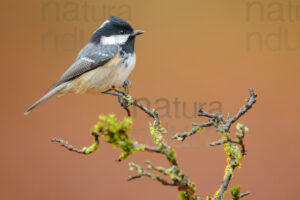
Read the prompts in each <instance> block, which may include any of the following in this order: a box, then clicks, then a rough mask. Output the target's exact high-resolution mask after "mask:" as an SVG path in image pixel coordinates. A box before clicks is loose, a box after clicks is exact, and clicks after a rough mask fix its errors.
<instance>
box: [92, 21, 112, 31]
mask: <svg viewBox="0 0 300 200" xmlns="http://www.w3.org/2000/svg"><path fill="white" fill-rule="evenodd" d="M107 23H109V20H106V21H104V22H103V23H102V24H101V26H100V27H99V28H98V29H97V30H95V31H94V33H95V32H96V31H98V30H99V29H101V28H103V27H104V26H105V24H107Z"/></svg>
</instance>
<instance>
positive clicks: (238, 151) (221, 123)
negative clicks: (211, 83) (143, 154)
mask: <svg viewBox="0 0 300 200" xmlns="http://www.w3.org/2000/svg"><path fill="white" fill-rule="evenodd" d="M249 91H250V97H249V98H247V100H246V101H247V103H246V104H245V105H244V106H243V107H242V108H240V109H239V111H238V112H237V114H235V115H234V116H233V117H230V114H229V113H228V116H227V119H226V117H225V116H223V115H222V114H220V113H213V114H212V113H208V112H206V111H204V110H203V109H202V108H201V109H200V110H199V113H198V116H200V117H206V118H208V119H209V121H208V122H206V123H202V124H197V123H193V128H192V130H191V131H190V132H185V133H177V134H176V135H175V136H173V139H177V140H179V141H183V140H185V139H186V138H187V137H189V136H191V135H194V134H195V133H197V132H199V131H201V130H202V129H203V128H204V127H210V126H214V127H215V128H216V131H217V132H218V133H219V134H220V136H221V139H220V140H218V141H215V142H212V143H210V146H217V145H223V146H224V151H225V152H226V155H227V165H226V168H225V172H224V177H223V180H222V183H221V186H220V187H219V189H218V190H217V191H216V192H215V194H214V195H213V197H209V196H207V199H211V200H221V199H223V197H224V195H225V192H226V191H227V189H228V185H229V183H230V180H231V178H232V176H233V172H234V170H235V169H236V168H237V167H240V160H241V159H242V158H243V157H244V156H245V155H246V153H247V151H246V148H245V144H244V137H245V133H246V132H247V131H248V128H247V127H246V126H245V125H244V124H242V123H238V124H237V126H236V129H237V130H238V132H237V133H236V134H235V136H236V138H235V139H234V138H232V137H231V135H230V127H231V125H232V124H233V123H234V122H236V121H237V120H238V119H239V118H240V117H241V116H242V115H244V114H245V113H246V112H247V111H248V110H249V109H250V108H251V107H252V106H253V104H254V103H255V102H256V97H257V95H256V94H255V93H254V91H253V89H249ZM236 193H238V195H235V197H234V198H233V199H239V198H242V197H244V196H246V195H248V194H249V193H248V192H247V193H243V195H242V194H240V192H239V190H238V192H236Z"/></svg>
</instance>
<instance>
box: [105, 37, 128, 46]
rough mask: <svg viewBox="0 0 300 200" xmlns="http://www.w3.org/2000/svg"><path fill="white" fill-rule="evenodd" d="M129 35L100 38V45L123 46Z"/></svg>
mask: <svg viewBox="0 0 300 200" xmlns="http://www.w3.org/2000/svg"><path fill="white" fill-rule="evenodd" d="M129 36H130V35H112V36H109V37H105V36H102V37H101V43H102V44H103V45H121V44H124V43H125V42H126V41H127V40H128V38H129Z"/></svg>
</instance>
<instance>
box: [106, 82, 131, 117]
mask: <svg viewBox="0 0 300 200" xmlns="http://www.w3.org/2000/svg"><path fill="white" fill-rule="evenodd" d="M128 85H131V82H130V81H125V82H124V84H123V86H122V88H123V89H121V88H120V89H118V88H116V87H115V86H114V85H112V86H111V88H110V89H107V90H105V91H103V92H102V93H104V94H109V95H113V96H117V97H118V102H119V103H120V105H121V106H122V107H123V108H124V109H125V110H126V111H127V115H128V117H130V116H131V113H130V110H129V109H128V107H129V106H130V103H129V102H127V100H126V97H127V96H128Z"/></svg>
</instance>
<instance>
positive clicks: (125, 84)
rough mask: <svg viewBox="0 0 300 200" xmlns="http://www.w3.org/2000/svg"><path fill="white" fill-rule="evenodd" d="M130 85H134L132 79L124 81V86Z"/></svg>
mask: <svg viewBox="0 0 300 200" xmlns="http://www.w3.org/2000/svg"><path fill="white" fill-rule="evenodd" d="M128 86H130V87H131V86H132V83H131V81H130V80H126V81H124V83H123V87H128Z"/></svg>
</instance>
